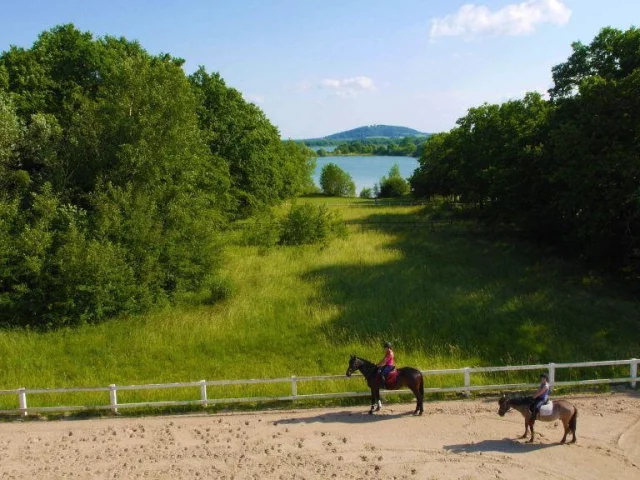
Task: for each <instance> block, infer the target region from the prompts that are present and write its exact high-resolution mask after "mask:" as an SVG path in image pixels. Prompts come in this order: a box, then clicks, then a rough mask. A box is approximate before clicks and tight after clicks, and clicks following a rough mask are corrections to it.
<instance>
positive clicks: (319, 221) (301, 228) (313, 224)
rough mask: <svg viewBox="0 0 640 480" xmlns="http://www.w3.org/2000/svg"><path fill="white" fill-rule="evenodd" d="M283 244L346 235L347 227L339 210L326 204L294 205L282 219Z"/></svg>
mask: <svg viewBox="0 0 640 480" xmlns="http://www.w3.org/2000/svg"><path fill="white" fill-rule="evenodd" d="M281 226H282V230H281V234H280V241H279V243H280V244H281V245H303V244H311V243H320V242H326V241H328V240H329V239H330V238H332V237H336V236H344V235H346V227H345V226H344V222H343V221H342V218H341V217H340V215H339V214H338V213H337V212H335V211H334V212H331V211H329V209H328V208H327V207H326V206H325V205H318V206H314V205H310V204H303V205H293V206H292V207H291V210H289V213H288V214H287V215H286V216H285V217H284V218H283V219H282V222H281Z"/></svg>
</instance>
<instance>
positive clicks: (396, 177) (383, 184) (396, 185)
mask: <svg viewBox="0 0 640 480" xmlns="http://www.w3.org/2000/svg"><path fill="white" fill-rule="evenodd" d="M409 189H410V187H409V183H408V182H407V181H406V180H405V179H404V178H403V177H402V175H401V174H400V165H398V163H397V162H396V163H394V164H393V166H392V167H391V169H390V170H389V175H388V176H387V177H382V178H381V179H380V192H379V194H378V197H381V198H388V197H403V196H405V195H408V194H409Z"/></svg>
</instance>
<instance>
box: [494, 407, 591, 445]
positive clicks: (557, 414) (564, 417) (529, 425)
mask: <svg viewBox="0 0 640 480" xmlns="http://www.w3.org/2000/svg"><path fill="white" fill-rule="evenodd" d="M498 404H499V405H500V408H499V410H498V414H499V415H500V416H501V417H504V414H505V413H507V412H508V411H509V410H510V409H511V408H513V409H514V410H517V411H518V412H520V413H521V414H522V416H523V417H524V434H523V435H522V436H521V437H520V438H526V437H527V429H530V430H531V439H530V440H529V443H531V442H533V424H534V423H535V420H531V405H532V404H533V397H519V396H516V397H507V396H505V395H502V397H500V400H498ZM577 418H578V409H577V408H576V407H575V406H574V405H572V404H570V403H569V402H567V401H565V400H554V401H553V411H552V413H551V415H544V416H540V412H538V414H537V415H536V419H537V420H540V421H541V422H552V421H554V420H558V419H560V420H561V421H562V425H564V436H563V437H562V440H561V441H560V443H564V442H566V441H567V433H569V431H571V433H572V434H573V440H571V443H575V441H576V422H577Z"/></svg>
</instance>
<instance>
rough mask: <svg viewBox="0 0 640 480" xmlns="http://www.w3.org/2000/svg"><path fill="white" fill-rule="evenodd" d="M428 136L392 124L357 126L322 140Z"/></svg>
mask: <svg viewBox="0 0 640 480" xmlns="http://www.w3.org/2000/svg"><path fill="white" fill-rule="evenodd" d="M422 136H425V137H427V136H429V134H428V133H424V132H420V131H418V130H414V129H413V128H407V127H396V126H393V125H370V126H367V127H358V128H354V129H353V130H347V131H344V132H339V133H334V134H333V135H328V136H326V137H324V138H323V139H324V140H345V141H346V140H364V139H366V138H402V137H422Z"/></svg>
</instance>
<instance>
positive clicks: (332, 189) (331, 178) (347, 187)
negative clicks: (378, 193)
mask: <svg viewBox="0 0 640 480" xmlns="http://www.w3.org/2000/svg"><path fill="white" fill-rule="evenodd" d="M320 187H321V188H322V191H323V192H324V194H325V195H331V196H334V197H354V196H355V194H356V185H355V183H354V182H353V179H352V178H351V175H349V174H348V173H347V172H345V171H344V170H342V169H341V168H340V167H339V166H338V165H336V164H335V163H327V164H326V165H325V166H324V167H322V172H321V173H320Z"/></svg>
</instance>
